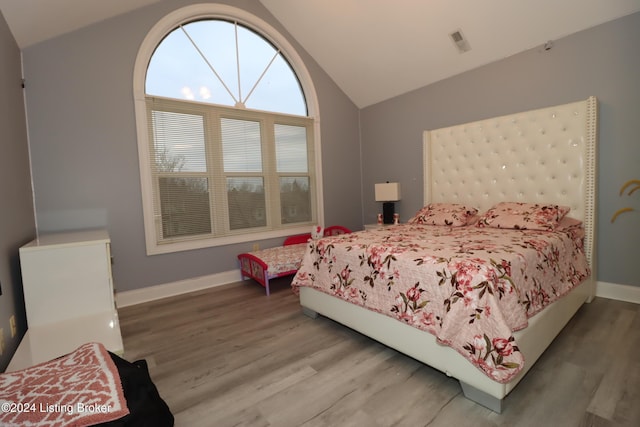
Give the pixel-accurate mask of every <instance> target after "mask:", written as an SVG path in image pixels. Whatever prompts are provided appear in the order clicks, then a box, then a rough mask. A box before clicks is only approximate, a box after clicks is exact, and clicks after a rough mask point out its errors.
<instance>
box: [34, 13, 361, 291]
mask: <svg viewBox="0 0 640 427" xmlns="http://www.w3.org/2000/svg"><path fill="white" fill-rule="evenodd" d="M225 2H226V3H229V4H231V5H233V6H235V7H238V8H243V9H246V10H247V11H249V12H251V13H253V14H254V15H256V16H258V17H260V18H262V19H263V20H265V21H266V22H268V23H269V24H271V25H272V26H273V27H275V28H276V29H278V30H279V31H280V32H281V33H282V34H284V35H285V36H286V37H287V38H288V39H289V41H290V42H291V43H292V45H293V46H294V47H295V48H296V49H297V51H298V53H299V54H300V56H301V57H302V58H303V60H304V61H305V64H306V66H307V69H308V70H309V72H310V74H311V77H312V79H313V82H314V84H315V87H316V91H317V93H318V95H319V105H320V117H321V120H322V125H321V126H322V127H321V135H322V157H323V165H324V166H323V185H324V195H325V197H324V206H325V223H326V224H327V225H331V224H342V225H344V226H347V227H350V228H361V226H362V222H361V221H362V206H361V199H360V146H359V129H358V109H357V108H356V107H355V105H354V104H353V103H352V102H351V101H350V100H349V99H348V98H347V97H346V96H345V95H344V93H343V92H342V91H340V90H339V89H338V87H337V86H336V85H335V83H334V82H333V81H332V80H331V79H330V78H329V77H328V76H327V75H326V74H325V73H324V72H323V71H322V69H321V68H320V67H319V66H318V65H317V64H316V63H315V62H314V61H313V60H312V59H311V58H310V57H309V55H308V54H307V53H306V52H304V50H303V49H301V48H300V46H299V45H298V43H296V42H295V40H293V39H292V38H291V37H290V36H289V35H288V34H287V33H286V32H285V31H284V29H283V28H282V27H281V25H280V24H279V23H278V22H277V21H276V20H275V19H274V18H273V17H272V16H271V15H270V14H269V13H268V12H267V11H266V9H264V8H263V6H262V5H261V4H260V3H259V2H257V1H252V0H237V1H225ZM193 3H199V2H198V1H193V0H191V1H187V0H167V1H163V2H160V3H158V4H154V5H151V6H149V7H146V8H144V9H141V10H138V11H135V12H132V13H129V14H126V15H123V16H119V17H116V18H113V19H110V20H108V21H105V22H102V23H98V24H95V25H92V26H90V27H87V28H84V29H81V30H78V31H75V32H72V33H69V34H66V35H63V36H60V37H58V38H55V39H52V40H49V41H45V42H42V43H40V44H37V45H34V46H32V47H29V48H26V49H25V50H24V51H23V56H24V69H25V70H24V72H25V77H26V82H27V83H26V84H27V86H26V94H27V111H28V117H29V132H30V144H31V151H32V162H33V181H34V189H35V205H36V212H37V218H38V228H39V231H40V232H47V231H60V230H69V229H81V228H91V227H106V228H107V230H108V231H109V233H110V235H111V240H112V250H113V255H114V258H115V264H114V266H113V274H114V282H115V286H116V288H117V289H118V290H132V289H139V288H143V287H148V286H152V285H157V284H163V283H169V282H174V281H178V280H182V279H188V278H193V277H199V276H204V275H209V274H214V273H219V272H225V271H230V270H234V269H237V268H238V266H237V259H236V255H237V254H238V253H241V252H245V251H247V250H250V249H251V244H250V243H245V244H237V245H229V246H224V247H216V248H209V249H202V250H193V251H187V252H181V253H175V254H164V255H154V256H147V255H146V251H145V240H144V229H143V218H142V202H141V193H140V175H139V170H138V152H137V139H136V130H135V121H134V108H133V93H132V85H133V67H134V62H135V59H136V55H137V52H138V48H139V46H140V44H141V42H142V40H143V39H144V37H145V36H146V34H147V33H148V31H149V30H150V29H151V28H152V27H153V25H155V23H156V22H158V21H159V20H160V19H161V18H163V17H164V16H165V15H167V14H168V13H170V12H172V11H174V10H176V9H178V8H180V7H183V6H186V5H189V4H193ZM281 243H282V239H280V240H277V239H273V240H270V241H266V242H262V243H261V245H262V246H263V247H267V246H275V245H277V244H281Z"/></svg>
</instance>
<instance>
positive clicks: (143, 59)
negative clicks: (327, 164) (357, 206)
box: [133, 4, 324, 255]
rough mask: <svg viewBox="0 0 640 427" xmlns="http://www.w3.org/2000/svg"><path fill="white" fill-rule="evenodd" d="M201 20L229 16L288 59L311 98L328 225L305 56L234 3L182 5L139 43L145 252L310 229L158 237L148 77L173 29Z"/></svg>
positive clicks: (136, 82) (319, 212) (136, 88)
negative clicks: (170, 240) (167, 240)
mask: <svg viewBox="0 0 640 427" xmlns="http://www.w3.org/2000/svg"><path fill="white" fill-rule="evenodd" d="M198 19H225V20H230V21H236V22H238V23H239V24H242V25H244V26H246V27H248V28H251V29H252V30H254V31H256V32H257V33H259V34H260V35H262V36H263V37H265V38H267V39H268V40H269V41H270V42H271V43H272V44H273V45H274V46H275V47H276V48H278V49H280V51H281V54H282V55H283V56H284V57H285V59H286V60H287V61H288V62H289V64H290V65H291V67H292V68H293V71H294V73H295V74H296V76H297V78H298V81H299V82H300V85H301V88H302V91H303V93H304V97H305V100H306V102H307V111H308V117H310V118H312V119H313V140H314V148H315V151H314V155H315V181H316V188H315V190H316V192H315V197H316V200H315V203H316V207H317V209H316V217H317V221H318V224H320V225H323V224H324V207H323V202H322V201H323V197H322V194H323V193H322V167H321V166H322V161H321V157H322V156H321V145H320V117H319V106H318V97H317V95H316V91H315V87H314V85H313V82H312V80H311V75H310V74H309V72H308V70H307V68H306V67H305V65H304V62H303V61H302V58H300V56H299V55H298V54H297V52H296V51H295V49H294V48H293V46H292V45H291V44H290V43H289V42H288V41H287V39H286V38H285V37H283V36H282V35H281V34H280V33H279V32H278V31H276V30H275V29H274V28H273V27H272V26H271V25H269V24H268V23H266V22H265V21H263V20H262V19H260V18H258V17H256V16H254V15H252V14H250V13H248V12H246V11H244V10H242V9H238V8H235V7H233V6H228V5H221V4H196V5H191V6H187V7H184V8H181V9H178V10H176V11H174V12H172V13H170V14H168V15H167V16H165V17H164V18H162V19H161V20H160V21H158V23H157V24H156V25H154V27H153V28H152V29H151V30H150V31H149V33H148V34H147V36H146V37H145V39H144V41H143V42H142V44H141V45H140V49H139V50H138V55H137V57H136V62H135V66H134V72H133V97H134V109H135V117H136V133H137V138H138V159H139V163H140V185H141V190H142V210H143V218H144V228H145V241H146V248H147V255H155V254H163V253H171V252H179V251H185V250H192V249H200V248H207V247H212V246H222V245H228V244H234V243H242V242H251V241H258V240H263V239H269V238H276V237H283V236H287V235H292V234H298V233H305V232H309V226H307V225H305V226H293V227H287V228H284V229H278V230H271V231H264V232H257V233H255V232H253V233H246V234H237V235H229V236H223V237H210V238H205V239H197V240H186V241H179V242H175V243H162V244H160V243H159V242H158V241H157V238H156V221H155V218H154V209H153V202H154V200H153V197H154V196H153V185H154V183H153V180H152V173H151V166H150V165H151V161H150V157H151V153H150V150H149V138H150V135H149V126H148V122H147V106H146V94H145V80H146V73H147V66H148V64H149V61H150V60H151V57H152V55H153V52H154V51H155V49H156V47H157V46H158V44H159V43H160V42H161V41H162V39H163V38H164V37H165V36H166V35H167V34H168V33H170V32H171V31H172V30H174V29H175V28H176V27H177V26H178V25H181V24H186V23H188V22H191V21H194V20H198Z"/></svg>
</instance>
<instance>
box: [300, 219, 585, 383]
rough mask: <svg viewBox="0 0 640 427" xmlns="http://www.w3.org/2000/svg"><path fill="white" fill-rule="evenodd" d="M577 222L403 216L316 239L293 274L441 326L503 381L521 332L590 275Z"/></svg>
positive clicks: (518, 362) (437, 331)
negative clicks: (545, 226)
mask: <svg viewBox="0 0 640 427" xmlns="http://www.w3.org/2000/svg"><path fill="white" fill-rule="evenodd" d="M580 232H581V228H579V227H575V225H574V226H572V227H566V228H563V229H560V227H559V229H558V230H556V231H535V230H505V229H493V228H478V227H475V226H466V227H445V226H428V225H417V224H404V225H398V226H392V227H384V228H381V229H376V230H367V231H362V232H357V233H351V234H344V235H340V236H333V237H326V238H323V239H320V240H312V241H310V242H309V243H308V245H307V251H306V253H305V255H304V259H303V262H302V266H301V268H300V269H299V270H298V273H297V274H296V276H295V277H294V279H293V281H292V287H293V290H294V292H296V293H298V288H299V287H300V286H308V287H312V288H315V289H317V290H320V291H322V292H325V293H327V294H330V295H333V296H336V297H339V298H342V299H344V300H346V301H349V302H351V303H354V304H357V305H360V306H362V307H365V308H368V309H371V310H374V311H376V312H379V313H383V314H385V315H387V316H390V317H393V318H395V319H398V320H400V321H402V322H405V323H407V324H409V325H411V326H414V327H416V328H419V329H421V330H425V331H428V332H430V333H431V334H433V335H435V336H436V337H437V339H438V341H439V342H440V343H442V344H445V345H448V346H450V347H452V348H454V349H455V350H456V351H458V352H459V353H460V354H462V355H463V356H464V357H466V358H467V359H468V360H469V361H471V363H473V364H474V365H476V366H477V367H478V368H479V369H481V370H482V371H483V372H484V373H485V374H486V375H488V376H489V377H490V378H492V379H493V380H495V381H498V382H501V383H506V382H508V381H509V380H510V379H511V378H513V377H514V376H515V375H516V374H517V373H518V372H519V371H520V370H521V369H522V367H523V363H524V359H523V357H522V354H521V353H520V351H519V349H518V344H517V342H515V339H514V337H513V331H516V330H519V329H522V328H524V327H526V326H527V323H528V318H529V317H531V316H533V315H534V314H536V313H537V312H539V311H540V310H542V309H543V308H544V307H545V306H546V305H548V304H550V303H551V302H553V301H555V300H557V299H558V298H560V297H562V296H563V295H565V294H567V293H568V292H569V291H570V290H571V289H572V288H573V287H575V286H577V285H578V284H580V283H581V282H582V281H583V280H584V279H586V278H587V277H588V276H589V275H590V270H589V266H588V263H587V259H586V257H585V255H584V252H583V249H582V235H581V233H580Z"/></svg>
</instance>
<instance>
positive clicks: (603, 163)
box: [361, 13, 640, 286]
mask: <svg viewBox="0 0 640 427" xmlns="http://www.w3.org/2000/svg"><path fill="white" fill-rule="evenodd" d="M639 44H640V13H636V14H633V15H630V16H627V17H624V18H621V19H618V20H616V21H612V22H609V23H606V24H603V25H600V26H597V27H594V28H591V29H589V30H585V31H582V32H580V33H577V34H574V35H571V36H569V37H566V38H563V39H560V40H556V41H555V42H554V47H553V48H552V49H551V50H549V51H544V50H543V49H542V48H537V49H532V50H529V51H527V52H524V53H521V54H518V55H514V56H512V57H509V58H506V59H503V60H501V61H498V62H495V63H492V64H489V65H486V66H484V67H481V68H478V69H475V70H472V71H470V72H466V73H464V74H461V75H458V76H455V77H452V78H449V79H447V80H444V81H441V82H438V83H436V84H432V85H429V86H427V87H424V88H421V89H419V90H416V91H413V92H410V93H407V94H405V95H402V96H399V97H396V98H393V99H390V100H387V101H385V102H381V103H379V104H376V105H374V106H371V107H368V108H365V109H363V110H362V111H361V132H362V134H361V138H362V153H363V154H362V164H363V200H364V202H363V205H364V209H365V210H364V219H365V222H373V221H374V220H375V215H376V213H377V212H378V211H379V210H380V207H379V206H378V205H377V204H376V202H375V201H374V196H373V188H374V183H376V182H380V181H382V180H392V181H396V180H397V181H399V182H400V183H401V184H402V201H401V202H399V203H397V205H396V210H397V211H399V213H400V215H401V219H402V220H405V221H406V220H407V219H408V218H409V217H410V216H411V215H413V213H415V212H416V211H417V210H418V209H419V208H420V207H421V206H422V166H421V161H422V132H423V131H424V130H426V129H437V128H440V127H444V126H450V125H454V124H460V123H466V122H470V121H475V120H481V119H485V118H489V117H494V116H500V115H504V114H510V113H515V112H519V111H526V110H531V109H535V108H542V107H547V106H552V105H557V104H564V103H568V102H573V101H578V100H582V99H586V98H587V97H589V96H590V95H594V96H596V97H597V98H598V100H599V113H600V127H599V144H600V145H599V173H600V175H599V180H598V191H599V203H598V215H599V219H598V227H599V232H598V239H599V243H598V253H599V262H598V280H600V281H604V282H611V283H618V284H627V285H635V286H640V269H638V266H637V263H638V259H639V255H640V249H639V248H640V192H636V193H634V194H633V195H632V196H623V197H620V196H619V195H618V193H619V190H620V187H621V186H622V184H623V183H625V182H626V181H628V180H630V179H640V80H639V79H640V54H639V52H640V49H639V48H638V45H639ZM627 206H628V207H633V208H635V209H636V211H635V212H631V213H626V214H623V215H621V216H620V217H618V219H617V220H616V222H615V223H613V224H612V223H611V222H610V219H611V217H612V215H613V213H614V212H615V211H617V210H618V209H620V208H622V207H627Z"/></svg>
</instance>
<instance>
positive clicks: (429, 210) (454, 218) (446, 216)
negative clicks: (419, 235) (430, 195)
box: [409, 203, 478, 227]
mask: <svg viewBox="0 0 640 427" xmlns="http://www.w3.org/2000/svg"><path fill="white" fill-rule="evenodd" d="M477 213H478V209H476V208H473V207H468V206H465V205H461V204H458V203H430V204H428V205H427V206H425V207H423V208H422V209H420V210H419V211H418V213H417V214H415V216H414V217H413V218H411V219H410V220H409V224H424V225H448V226H450V227H460V226H463V225H467V224H469V222H470V220H471V219H472V218H473V217H474V216H475V215H476V214H477Z"/></svg>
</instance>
